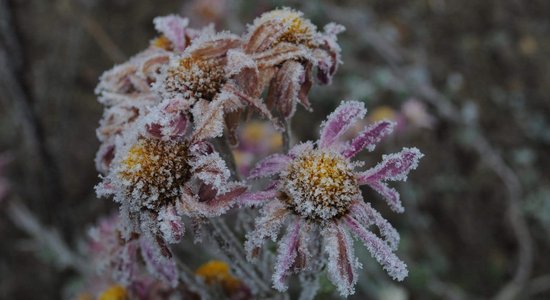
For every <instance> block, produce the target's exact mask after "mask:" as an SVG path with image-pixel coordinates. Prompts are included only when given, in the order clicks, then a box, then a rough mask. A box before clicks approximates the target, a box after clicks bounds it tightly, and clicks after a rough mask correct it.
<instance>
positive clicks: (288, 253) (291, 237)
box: [272, 218, 302, 291]
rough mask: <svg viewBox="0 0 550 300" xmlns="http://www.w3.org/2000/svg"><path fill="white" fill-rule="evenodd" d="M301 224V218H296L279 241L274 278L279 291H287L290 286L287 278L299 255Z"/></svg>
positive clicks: (274, 284) (274, 283)
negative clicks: (286, 280)
mask: <svg viewBox="0 0 550 300" xmlns="http://www.w3.org/2000/svg"><path fill="white" fill-rule="evenodd" d="M301 226H302V222H301V219H299V218H296V220H295V221H294V222H293V223H291V224H289V226H288V230H287V233H286V234H285V235H284V236H283V238H282V239H281V241H279V243H278V244H279V246H278V249H277V250H278V251H277V259H276V263H275V272H274V273H273V278H272V279H273V287H274V288H275V289H277V290H279V291H286V290H287V288H288V286H287V284H286V282H285V279H286V277H287V276H288V274H289V273H290V271H291V268H292V265H293V264H294V261H295V260H296V257H297V256H298V246H299V241H300V227H301Z"/></svg>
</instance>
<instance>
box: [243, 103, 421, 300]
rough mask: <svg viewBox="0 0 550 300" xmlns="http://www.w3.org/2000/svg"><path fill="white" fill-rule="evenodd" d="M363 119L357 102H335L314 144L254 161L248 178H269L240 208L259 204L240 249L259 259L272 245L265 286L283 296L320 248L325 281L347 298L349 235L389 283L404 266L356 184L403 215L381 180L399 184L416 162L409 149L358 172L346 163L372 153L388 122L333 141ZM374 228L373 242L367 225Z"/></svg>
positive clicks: (351, 267) (394, 237)
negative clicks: (266, 246)
mask: <svg viewBox="0 0 550 300" xmlns="http://www.w3.org/2000/svg"><path fill="white" fill-rule="evenodd" d="M365 114H366V109H365V108H364V105H363V104H362V103H360V102H357V101H348V102H343V103H342V104H341V105H340V106H339V107H338V108H337V109H336V110H335V111H334V112H333V113H332V114H331V115H330V116H329V117H328V119H327V121H325V122H324V123H323V124H322V125H321V132H320V134H321V135H320V138H319V140H318V141H317V142H315V143H314V142H306V143H302V144H299V145H297V146H295V147H294V148H293V149H291V150H290V151H289V153H288V154H287V155H283V154H274V155H271V156H269V157H267V158H266V159H264V160H263V161H261V162H259V163H258V164H257V165H256V167H255V168H254V169H253V170H252V171H251V176H250V178H260V177H269V176H271V177H273V178H274V179H273V181H272V183H271V185H270V187H269V188H268V189H266V190H264V191H260V192H254V193H248V194H246V195H244V196H243V197H242V198H241V201H242V203H243V204H244V205H263V208H262V210H261V216H260V217H259V218H258V219H257V220H256V224H255V230H254V231H252V232H251V233H249V234H248V235H247V241H246V244H245V248H246V250H247V253H248V256H249V259H253V258H254V257H256V256H257V255H259V250H260V248H261V246H262V245H263V243H264V241H265V240H266V239H268V238H271V239H272V240H274V241H275V240H277V235H278V232H279V231H280V230H281V228H282V227H286V228H287V229H286V233H285V234H284V235H283V236H282V238H280V239H279V244H278V251H277V258H276V264H275V271H274V275H273V278H272V279H273V286H274V287H275V288H276V289H278V290H280V291H284V290H286V289H287V284H286V282H285V281H286V280H285V279H286V278H287V277H288V276H289V275H290V274H291V273H293V272H294V273H297V272H302V271H308V270H311V269H312V268H314V267H315V264H316V262H317V261H318V260H317V259H318V257H314V256H315V255H317V254H316V253H317V252H319V250H316V249H318V248H319V247H322V249H323V250H324V252H325V253H326V254H327V258H328V259H327V260H326V267H327V270H328V275H329V278H330V280H331V281H332V282H333V283H334V284H335V285H336V286H337V288H338V291H339V292H340V294H341V295H343V296H348V295H351V294H353V293H354V286H355V284H356V282H357V270H358V269H359V268H361V263H359V261H358V259H357V258H356V257H355V255H354V250H353V242H352V239H351V236H354V237H356V238H357V239H359V240H360V241H361V242H362V243H363V244H364V245H365V246H366V247H367V249H368V250H369V252H370V253H371V255H372V256H373V257H374V258H375V259H376V260H377V261H378V262H379V263H380V264H381V265H382V267H383V268H384V269H385V270H386V271H387V273H388V274H389V275H390V276H391V277H392V278H394V279H396V280H403V279H404V278H405V277H406V276H407V274H408V271H407V266H406V265H405V263H404V262H403V261H401V260H400V259H399V258H398V257H397V256H396V255H395V254H394V251H395V250H396V249H397V245H398V243H399V234H398V233H397V231H396V230H395V228H394V227H392V226H391V225H390V224H389V222H388V221H387V220H385V219H384V218H383V217H382V216H381V215H380V213H378V212H377V211H376V210H374V209H373V208H372V207H371V205H370V204H369V203H368V202H365V201H364V199H363V196H362V194H361V190H360V186H362V185H368V186H370V187H371V188H373V189H374V190H375V191H377V192H378V193H380V194H381V195H382V196H383V197H384V198H385V199H386V201H387V203H388V204H389V206H390V207H391V209H392V210H394V211H396V212H403V210H404V208H403V206H402V205H401V202H400V200H399V194H398V192H397V191H396V190H395V189H393V188H391V187H389V186H388V185H387V183H386V182H387V181H396V180H406V176H407V174H408V173H409V171H411V170H413V169H415V168H416V166H417V164H418V161H419V159H420V158H421V157H422V156H423V155H422V154H421V153H420V151H419V150H418V149H416V148H404V149H403V150H402V151H401V152H399V153H395V154H390V155H385V156H383V159H382V162H380V163H379V164H378V165H376V166H375V167H373V168H371V169H368V170H366V171H361V170H358V168H360V167H361V166H363V162H354V161H352V160H351V159H352V158H353V157H354V156H355V155H356V154H357V153H359V152H360V151H362V150H363V149H365V148H366V149H368V150H369V151H372V150H374V147H375V145H376V143H378V142H379V141H380V140H381V139H382V138H383V137H384V136H386V135H388V134H389V133H391V131H392V129H393V126H394V124H393V123H392V122H389V121H379V122H376V123H374V124H371V125H370V126H367V127H365V129H364V130H363V131H361V132H360V133H359V134H358V135H357V136H356V137H355V138H353V139H352V140H351V141H349V142H341V141H339V137H341V136H342V135H343V134H344V132H345V131H346V130H347V129H349V128H350V127H351V126H352V124H353V123H354V122H355V121H357V120H360V119H362V118H363V117H364V116H365ZM371 226H376V227H378V229H379V232H380V235H381V237H379V236H377V235H376V234H375V233H374V232H373V231H371V230H369V227H371Z"/></svg>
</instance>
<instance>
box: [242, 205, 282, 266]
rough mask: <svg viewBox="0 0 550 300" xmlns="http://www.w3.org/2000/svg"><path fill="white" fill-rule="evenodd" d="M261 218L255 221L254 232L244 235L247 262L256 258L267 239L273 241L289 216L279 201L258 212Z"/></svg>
mask: <svg viewBox="0 0 550 300" xmlns="http://www.w3.org/2000/svg"><path fill="white" fill-rule="evenodd" d="M260 214H261V216H260V217H259V218H257V219H256V222H255V228H254V231H252V232H250V233H248V234H247V235H246V242H245V244H244V248H245V250H246V256H247V258H248V260H253V259H254V258H256V257H257V256H258V254H259V252H260V247H261V246H262V245H263V244H264V242H265V240H266V239H267V238H270V239H271V240H275V239H276V238H277V234H278V233H279V230H280V229H281V227H282V226H283V224H284V223H285V220H286V218H287V217H288V216H289V215H290V213H289V212H288V210H287V209H286V207H285V206H284V204H283V203H281V202H279V201H271V202H268V203H267V204H266V205H265V206H263V207H262V209H261V211H260Z"/></svg>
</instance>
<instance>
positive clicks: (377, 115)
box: [369, 105, 397, 122]
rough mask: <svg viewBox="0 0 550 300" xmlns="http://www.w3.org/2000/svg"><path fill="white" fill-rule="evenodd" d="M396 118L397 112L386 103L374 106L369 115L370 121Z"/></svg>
mask: <svg viewBox="0 0 550 300" xmlns="http://www.w3.org/2000/svg"><path fill="white" fill-rule="evenodd" d="M396 118H397V112H395V110H394V109H393V108H391V107H389V106H387V105H382V106H378V107H376V108H375V109H374V110H373V111H372V112H371V113H370V116H369V120H370V121H371V122H376V121H381V120H390V121H393V120H395V119H396Z"/></svg>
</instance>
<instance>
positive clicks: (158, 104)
mask: <svg viewBox="0 0 550 300" xmlns="http://www.w3.org/2000/svg"><path fill="white" fill-rule="evenodd" d="M154 24H155V28H156V29H157V31H158V32H159V36H157V37H156V38H154V39H153V40H152V41H151V43H150V45H149V47H148V48H147V49H146V50H144V51H142V52H141V53H139V54H137V55H136V56H134V57H133V58H131V59H130V60H129V61H128V62H125V63H123V64H121V65H119V66H116V67H114V68H113V69H111V70H109V71H107V72H105V74H103V75H102V76H101V78H100V83H99V85H98V87H97V89H96V92H97V94H98V95H99V101H100V102H101V103H102V104H103V105H104V106H105V111H104V115H103V118H102V120H101V121H100V126H99V128H98V130H97V135H98V138H99V140H100V142H101V146H100V149H99V151H98V153H97V157H96V166H97V169H98V171H99V172H100V173H101V174H102V175H101V182H100V183H99V184H98V185H97V186H96V191H97V194H98V195H99V196H106V197H112V198H113V199H114V201H115V202H116V203H118V204H119V206H120V215H119V217H118V218H117V219H116V222H114V221H111V222H110V223H109V222H107V223H105V224H103V225H100V226H99V227H98V228H97V229H95V230H94V232H93V236H94V241H96V242H97V245H95V246H94V247H92V249H95V250H94V251H96V252H98V253H103V254H101V255H96V257H104V258H105V259H104V260H103V261H98V262H96V265H97V266H98V267H99V268H103V269H107V270H110V272H111V275H112V276H110V280H111V281H112V282H113V283H114V284H115V286H114V287H112V293H114V294H117V295H119V294H121V293H122V292H123V293H122V294H124V293H127V292H130V293H132V290H131V287H132V285H131V284H133V283H136V282H142V281H143V280H142V279H141V278H142V276H143V274H144V273H143V272H144V270H146V271H147V273H148V274H152V275H154V277H153V278H154V279H151V278H147V279H148V280H152V282H153V283H154V284H156V285H159V286H160V287H162V288H165V289H177V288H178V286H179V284H180V278H179V275H178V274H179V273H178V267H177V265H176V262H175V260H174V256H175V255H176V254H175V253H174V252H173V251H172V247H170V244H178V243H180V242H181V240H182V237H183V235H184V228H185V226H184V224H183V219H184V218H190V219H191V221H192V223H193V224H194V225H195V226H194V227H197V226H199V227H200V224H204V223H205V222H207V220H208V219H211V218H217V217H220V216H221V215H223V214H224V213H226V212H227V211H229V210H230V209H232V208H244V207H246V206H249V207H250V206H251V207H258V206H261V207H262V208H261V211H260V215H259V216H258V217H257V218H256V221H255V229H254V230H251V231H249V232H247V233H246V239H247V240H246V243H245V245H244V248H245V250H246V252H247V253H248V258H249V259H250V260H254V259H255V258H257V257H258V256H259V255H260V252H261V250H262V246H263V242H264V240H265V239H267V238H271V239H272V240H274V241H275V240H277V234H278V232H279V231H280V230H281V228H283V227H286V228H287V230H286V233H285V234H284V236H283V237H282V238H281V239H280V241H279V246H278V251H277V258H276V262H275V270H274V272H273V286H274V287H275V288H276V289H277V290H280V291H284V290H286V283H285V279H286V278H287V277H288V276H289V275H290V274H291V273H297V272H302V271H304V272H306V271H311V270H313V269H314V268H315V267H317V266H320V265H323V266H324V265H326V267H327V270H328V274H329V276H330V278H331V280H332V282H333V283H334V284H335V285H336V286H337V287H338V290H339V291H340V293H341V294H342V295H349V294H352V293H353V290H354V285H355V283H356V281H357V269H358V268H360V267H361V264H360V263H359V262H358V260H357V259H356V258H355V256H354V252H353V247H352V240H351V237H350V236H351V235H354V236H356V237H357V238H358V239H360V240H361V241H362V242H363V243H364V244H365V246H366V247H367V249H368V250H369V251H370V252H371V254H372V255H373V257H374V258H376V259H377V260H378V262H380V263H381V264H382V266H383V267H384V268H385V269H386V271H387V272H388V274H390V276H392V277H393V278H395V279H398V280H402V279H403V278H404V277H405V276H406V275H407V269H406V266H405V264H404V263H403V262H402V261H400V260H399V259H398V258H397V257H396V256H395V254H394V253H393V252H394V251H395V250H396V248H397V244H398V241H399V235H398V234H397V232H396V230H395V229H394V228H393V227H392V226H391V225H390V224H389V223H388V222H387V221H386V220H385V219H383V218H382V217H381V216H380V214H379V213H378V212H376V211H375V210H374V209H373V208H372V207H371V206H370V205H369V204H368V203H367V202H365V201H364V200H363V198H362V193H361V190H360V186H362V185H368V186H370V187H371V188H373V189H374V190H375V191H377V192H379V193H380V194H382V195H383V196H384V197H385V198H386V199H387V201H388V203H389V205H390V207H391V208H392V209H393V210H394V211H396V212H402V211H403V206H402V205H401V202H400V200H399V194H398V193H397V192H396V190H395V189H393V188H391V187H389V186H388V185H387V181H392V180H404V179H405V178H406V175H407V173H408V172H409V171H410V170H412V169H414V168H415V167H416V165H417V163H418V160H419V159H420V157H421V156H422V154H420V152H419V151H418V150H417V149H414V148H413V149H408V148H405V149H404V150H403V151H401V152H400V153H397V154H392V155H388V156H385V157H384V158H383V161H382V162H381V163H380V164H378V165H377V166H375V167H373V168H371V169H368V170H363V171H362V170H361V168H362V166H363V163H361V162H356V161H352V160H351V159H352V158H353V157H354V156H355V155H356V154H357V153H359V152H360V151H362V150H363V149H365V148H366V149H368V150H370V151H372V150H373V149H374V146H375V144H376V143H378V142H379V141H380V140H381V139H382V138H383V137H384V136H386V135H388V134H389V133H390V132H391V131H392V128H393V123H391V122H388V121H379V122H377V123H375V124H373V125H370V126H367V127H366V128H364V130H363V131H361V132H359V133H358V134H357V136H356V137H354V138H353V139H352V140H351V141H347V142H342V141H340V139H341V137H342V136H343V134H344V133H345V132H346V130H348V129H350V127H351V126H352V125H353V123H354V122H355V121H357V120H360V119H362V118H363V117H364V115H365V113H366V110H365V108H364V107H363V104H362V103H360V102H356V101H349V102H344V103H343V104H342V105H340V106H339V107H338V108H337V109H336V110H335V111H334V112H333V113H332V114H331V115H330V116H329V118H328V120H327V121H326V122H325V123H323V125H322V128H321V136H320V139H319V140H318V141H317V142H305V143H301V144H298V145H296V146H294V148H292V149H290V150H289V151H288V152H287V153H276V154H272V155H271V156H268V157H267V158H265V159H263V160H262V161H260V162H259V163H258V165H257V166H256V167H255V168H252V169H251V170H250V172H249V175H250V176H249V178H248V179H247V180H245V181H239V179H238V176H235V174H237V173H238V170H233V169H232V168H230V167H229V166H232V167H234V164H233V163H231V162H230V161H226V159H227V157H229V156H231V151H229V150H228V147H227V146H228V144H231V145H234V146H236V145H238V144H239V142H242V143H244V144H241V149H248V150H250V149H252V148H254V147H253V146H251V145H252V144H251V142H250V141H247V140H246V139H244V140H242V141H241V138H239V136H238V134H237V132H238V131H237V129H238V128H239V125H240V124H241V123H242V121H243V117H242V116H244V115H245V114H246V115H250V114H251V113H254V112H255V113H257V114H258V115H259V116H260V117H262V118H265V119H267V120H268V122H271V123H272V125H273V126H274V128H276V129H277V130H285V129H284V128H283V126H282V124H283V123H284V122H288V120H289V119H291V118H292V116H293V115H294V112H295V110H296V107H297V104H298V103H299V104H301V105H302V106H303V107H304V108H306V109H308V110H310V109H311V104H310V101H309V99H308V93H309V90H310V89H311V87H312V85H313V83H317V84H320V85H325V84H329V83H330V82H331V79H332V76H333V75H334V74H335V72H336V70H337V67H338V65H339V64H340V63H341V61H340V47H339V45H338V43H337V35H338V34H339V33H340V32H342V31H343V27H342V26H340V25H336V24H328V25H326V26H325V27H324V29H323V30H322V31H320V30H318V29H317V27H316V26H315V25H313V23H312V22H311V21H309V20H308V19H306V18H304V16H303V15H302V13H301V12H298V11H295V10H292V9H288V8H282V9H277V10H274V11H271V12H267V13H264V14H263V15H261V16H260V17H259V18H257V19H256V20H254V22H253V23H252V24H251V25H249V26H248V27H247V30H246V32H244V33H243V34H241V35H237V34H233V33H229V32H216V31H215V30H214V28H213V26H207V27H204V28H201V29H193V28H190V27H188V20H187V19H183V18H180V17H178V16H175V15H170V16H165V17H158V18H156V19H155V20H154ZM262 97H263V98H262ZM264 98H265V99H264ZM249 124H250V123H249ZM286 130H289V128H286ZM286 134H288V135H290V133H286ZM275 135H276V136H278V137H280V135H277V134H275ZM258 138H262V136H258V137H256V139H258ZM270 139H272V138H270ZM277 141H278V144H277V146H276V147H272V148H274V149H276V150H278V148H279V147H280V144H281V143H282V142H281V139H277ZM226 143H228V144H226ZM268 143H270V141H268ZM264 144H265V143H264ZM256 148H257V147H256ZM256 148H254V149H256ZM264 148H265V147H264ZM256 150H257V149H256ZM256 150H254V151H253V152H255V153H256V154H257V153H262V154H264V153H266V152H269V151H271V149H269V150H266V149H263V150H261V151H260V150H258V151H256ZM235 153H238V151H237V152H235ZM246 169H248V168H246ZM247 171H248V170H247ZM260 177H269V178H271V180H272V181H271V183H270V184H269V185H268V187H267V188H265V189H264V190H260V191H257V190H256V188H257V186H258V185H257V184H256V183H255V182H254V180H255V179H257V178H260ZM243 211H245V212H246V213H247V214H249V217H251V218H254V216H255V214H254V210H248V209H247V210H243ZM249 219H250V218H249ZM370 226H377V227H378V229H379V232H380V234H381V237H378V236H376V235H375V234H374V233H373V232H372V231H370V230H369V227H370ZM245 227H246V226H245ZM248 227H250V226H248ZM194 229H195V230H196V229H197V228H194ZM321 249H324V251H325V252H326V254H327V255H326V258H325V257H324V256H323V255H322V254H320V250H321ZM264 250H265V249H264ZM140 263H141V264H140ZM143 263H144V266H142V265H143ZM222 267H223V266H222ZM212 269H215V270H218V269H219V270H218V271H219V272H218V273H220V274H222V275H223V276H222V275H220V276H222V277H223V278H222V277H220V278H218V279H212V276H211V274H210V273H211V272H210V270H212ZM222 269H223V270H222ZM222 269H220V265H219V264H215V263H214V264H212V265H208V266H205V267H204V268H203V269H200V270H199V271H198V273H197V274H199V275H200V276H202V277H203V278H204V280H205V281H206V283H209V282H212V281H216V282H218V283H219V284H221V285H222V287H223V289H224V291H225V292H227V293H229V292H231V291H234V290H239V291H240V292H243V291H246V293H244V294H247V295H248V293H249V292H250V293H253V292H255V290H254V289H251V290H250V291H249V290H248V289H243V287H246V285H244V284H241V283H240V281H237V280H236V279H234V278H233V277H232V276H231V275H229V271H228V269H227V268H225V269H224V268H222ZM220 270H222V271H220ZM116 284H121V285H122V286H123V287H124V288H125V289H124V290H121V289H120V287H119V286H117V285H116ZM126 289H129V290H126ZM109 291H111V290H109ZM241 294H242V293H241ZM124 295H125V294H124ZM249 296H250V295H249Z"/></svg>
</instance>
